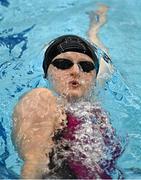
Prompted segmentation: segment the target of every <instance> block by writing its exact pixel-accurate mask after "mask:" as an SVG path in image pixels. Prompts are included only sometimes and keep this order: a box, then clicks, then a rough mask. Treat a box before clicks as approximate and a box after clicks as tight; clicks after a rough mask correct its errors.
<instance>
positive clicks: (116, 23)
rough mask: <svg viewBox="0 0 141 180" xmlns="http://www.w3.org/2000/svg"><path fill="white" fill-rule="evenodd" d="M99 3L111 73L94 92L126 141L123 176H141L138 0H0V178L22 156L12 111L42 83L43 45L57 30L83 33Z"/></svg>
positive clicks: (15, 169) (13, 170) (13, 172)
mask: <svg viewBox="0 0 141 180" xmlns="http://www.w3.org/2000/svg"><path fill="white" fill-rule="evenodd" d="M100 4H104V5H107V6H108V7H109V10H108V14H107V22H106V24H105V25H104V26H103V27H102V28H101V29H100V32H99V37H100V39H101V41H102V42H103V43H104V44H105V46H106V47H107V48H108V49H109V53H110V56H111V59H112V62H113V64H114V66H115V72H114V74H113V76H112V77H111V79H110V80H109V81H107V82H106V83H105V86H104V88H103V89H102V90H101V91H100V92H99V95H100V99H101V101H102V104H103V106H104V107H105V109H106V110H107V111H108V112H109V115H110V118H111V123H112V124H113V126H114V127H115V128H116V131H117V134H119V135H120V136H121V140H122V141H123V142H122V143H123V144H126V143H127V141H128V143H127V145H126V146H125V151H124V153H123V155H122V156H121V157H120V158H119V160H118V162H117V165H118V167H119V169H121V170H122V172H123V174H124V176H125V179H128V178H130V179H132V178H134V179H135V178H138V179H141V147H140V144H141V130H140V129H141V117H140V115H141V95H140V92H141V80H140V76H141V72H140V65H141V60H140V56H141V52H140V47H141V33H140V28H141V21H140V18H141V11H140V7H141V1H139V0H134V1H133V0H124V1H123V0H83V1H80V0H65V1H63V0H56V1H55V3H54V1H51V0H41V1H33V0H31V1H28V0H18V1H17V0H11V1H10V0H0V179H7V178H8V179H12V178H17V177H18V175H19V172H20V168H21V165H22V161H21V160H20V158H19V157H18V155H17V152H16V151H15V149H14V147H13V145H12V141H11V128H12V111H13V107H14V105H15V104H16V102H17V101H18V98H19V97H20V96H21V95H22V94H23V93H25V92H27V91H29V90H30V89H32V88H36V87H41V86H42V87H43V86H46V82H45V81H44V79H43V71H42V57H43V51H44V47H45V45H46V44H47V42H49V41H50V40H52V39H53V38H55V37H57V36H59V35H62V34H70V33H72V34H78V35H80V36H83V37H85V38H87V31H88V27H89V25H90V18H89V13H90V12H91V11H96V10H97V9H98V8H99V6H100ZM126 138H127V139H128V140H126V141H125V139H126Z"/></svg>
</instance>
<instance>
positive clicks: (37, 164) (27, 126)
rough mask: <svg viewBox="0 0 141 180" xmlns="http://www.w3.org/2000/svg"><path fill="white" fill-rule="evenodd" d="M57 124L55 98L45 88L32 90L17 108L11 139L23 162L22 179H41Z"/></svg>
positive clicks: (57, 115)
mask: <svg viewBox="0 0 141 180" xmlns="http://www.w3.org/2000/svg"><path fill="white" fill-rule="evenodd" d="M59 121H60V118H59V114H58V111H57V105H56V99H55V97H54V96H53V95H52V93H51V92H50V91H49V90H47V89H44V88H38V89H34V90H32V91H31V92H29V93H27V95H25V96H24V97H23V98H22V99H21V100H20V102H19V103H18V104H17V105H16V107H15V110H14V114H13V139H14V142H15V144H16V146H17V147H18V151H19V153H20V155H21V157H22V159H23V160H24V166H23V169H22V178H41V175H42V174H43V173H44V171H45V170H46V169H47V165H48V163H49V162H48V161H49V157H48V156H49V152H50V151H51V149H52V147H53V141H52V136H53V134H54V131H55V130H56V129H57V128H59V123H60V122H59Z"/></svg>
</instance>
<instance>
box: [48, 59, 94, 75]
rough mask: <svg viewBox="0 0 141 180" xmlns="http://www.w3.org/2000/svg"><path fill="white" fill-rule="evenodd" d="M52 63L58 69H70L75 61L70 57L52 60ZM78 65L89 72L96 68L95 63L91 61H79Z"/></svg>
mask: <svg viewBox="0 0 141 180" xmlns="http://www.w3.org/2000/svg"><path fill="white" fill-rule="evenodd" d="M51 64H52V65H53V66H55V67H56V68H58V69H61V70H66V69H70V68H71V67H72V66H73V65H74V64H75V63H74V62H73V61H71V60H70V59H65V58H57V59H55V60H54V61H52V62H51ZM77 65H78V66H79V68H80V69H81V70H82V71H83V72H87V73H89V72H90V71H92V70H94V69H95V65H94V63H92V62H90V61H79V62H78V63H77Z"/></svg>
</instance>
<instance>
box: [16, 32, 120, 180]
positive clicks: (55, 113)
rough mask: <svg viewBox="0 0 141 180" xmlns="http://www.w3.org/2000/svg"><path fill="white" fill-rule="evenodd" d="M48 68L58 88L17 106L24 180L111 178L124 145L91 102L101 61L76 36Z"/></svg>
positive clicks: (60, 42) (64, 39)
mask: <svg viewBox="0 0 141 180" xmlns="http://www.w3.org/2000/svg"><path fill="white" fill-rule="evenodd" d="M43 69H44V73H45V78H48V79H49V81H50V82H51V83H52V87H53V91H50V90H49V89H47V88H37V89H33V90H32V91H30V92H29V93H27V94H26V95H25V96H24V97H23V98H22V99H21V100H20V101H19V103H18V104H17V106H16V107H15V111H14V115H13V119H14V121H13V122H14V123H13V136H14V139H15V144H16V146H17V148H18V151H19V154H20V155H21V157H22V159H23V160H24V165H23V168H22V172H21V177H22V178H56V179H58V178H62V179H98V178H99V179H110V178H112V176H111V173H112V172H113V171H114V170H115V162H116V161H115V160H116V159H117V157H118V156H119V155H120V154H121V145H120V142H119V140H118V138H117V137H116V135H115V132H114V129H113V128H112V127H111V124H110V123H109V120H108V116H107V115H106V113H105V112H104V111H103V110H102V109H101V107H100V106H99V105H98V104H96V103H94V102H93V103H92V102H90V98H91V96H90V94H91V89H92V88H93V86H95V82H96V77H97V74H98V71H99V61H98V58H97V56H96V54H95V51H94V49H93V46H92V45H91V44H90V43H89V42H87V41H86V40H84V39H83V38H81V37H78V36H75V35H66V36H61V37H59V38H57V39H55V40H54V41H53V42H51V44H50V45H49V47H48V48H47V49H46V52H45V56H44V61H43Z"/></svg>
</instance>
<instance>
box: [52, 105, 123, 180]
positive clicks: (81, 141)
mask: <svg viewBox="0 0 141 180" xmlns="http://www.w3.org/2000/svg"><path fill="white" fill-rule="evenodd" d="M92 113H93V114H94V116H93V118H92V120H91V122H90V123H89V122H84V120H83V118H77V117H75V116H74V115H72V114H71V113H69V112H67V126H66V127H65V128H64V130H63V131H60V132H58V133H57V134H56V135H55V137H54V141H55V143H56V145H57V146H58V145H59V148H56V149H57V150H53V151H52V153H51V154H50V164H49V168H50V170H51V173H50V174H49V175H48V177H49V178H50V179H51V178H53V179H57V178H59V179H112V176H111V174H112V173H113V172H114V171H115V170H117V169H116V166H115V163H116V159H117V158H118V157H119V156H120V155H121V153H122V150H121V149H122V148H121V144H120V142H119V139H118V138H117V136H116V135H115V133H114V129H113V128H112V127H111V125H110V124H109V123H107V122H106V118H107V116H106V115H105V114H103V112H102V110H101V108H94V109H93V111H92ZM103 122H104V123H103ZM89 126H90V128H89ZM85 133H86V134H85ZM62 142H65V143H64V144H63V143H62ZM60 144H61V145H60ZM57 146H56V147H57ZM62 150H63V151H62ZM61 151H62V153H59V152H61ZM57 160H60V162H61V166H60V165H59V166H58V165H57V164H56V162H57Z"/></svg>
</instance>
